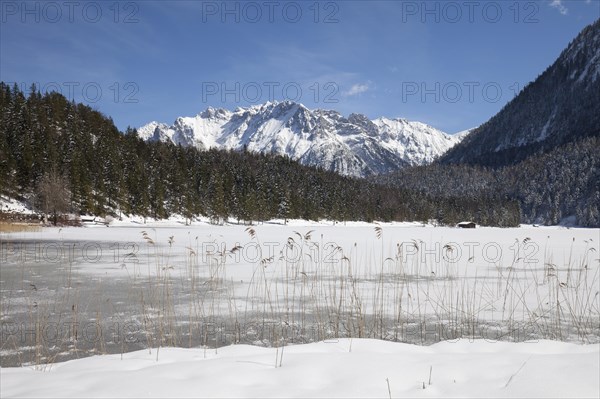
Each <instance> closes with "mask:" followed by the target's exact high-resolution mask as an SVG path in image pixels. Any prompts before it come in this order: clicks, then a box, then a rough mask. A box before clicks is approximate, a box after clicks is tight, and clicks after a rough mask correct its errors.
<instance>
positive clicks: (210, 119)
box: [138, 101, 464, 177]
mask: <svg viewBox="0 0 600 399" xmlns="http://www.w3.org/2000/svg"><path fill="white" fill-rule="evenodd" d="M138 134H139V136H140V137H141V138H143V139H144V140H148V141H150V140H160V141H172V142H173V143H175V144H179V145H182V146H194V147H196V148H198V149H200V150H207V149H210V148H217V149H232V150H242V149H244V148H246V149H247V150H249V151H255V152H262V153H274V154H279V155H287V156H289V157H290V158H291V159H294V160H298V161H300V162H301V163H302V164H305V165H310V166H319V167H322V168H324V169H328V170H332V171H335V172H338V173H341V174H344V175H349V176H363V177H364V176H369V175H374V174H382V173H388V172H392V171H395V170H398V169H400V168H402V167H405V166H412V165H423V164H426V163H429V162H431V161H433V160H434V159H435V158H437V157H438V156H440V155H441V154H443V153H445V152H446V151H447V150H448V149H449V148H451V147H452V146H454V145H455V144H456V143H458V142H459V141H460V140H461V139H462V138H463V137H464V135H460V136H451V135H448V134H446V133H444V132H442V131H440V130H437V129H435V128H433V127H431V126H429V125H426V124H424V123H421V122H410V121H407V120H406V119H387V118H379V119H375V120H369V119H368V118H367V117H366V116H364V115H360V114H351V115H350V116H348V117H347V118H345V117H343V116H342V115H341V114H339V113H338V112H336V111H329V110H322V109H317V110H309V109H308V108H306V107H305V106H304V105H302V104H298V103H295V102H291V101H283V102H267V103H265V104H262V105H257V106H253V107H249V108H237V109H236V110H234V111H229V110H226V109H215V108H208V109H206V110H205V111H203V112H201V113H199V114H198V115H196V116H194V117H180V118H177V120H175V122H174V123H173V124H172V125H171V126H169V125H166V124H164V123H158V122H151V123H149V124H147V125H145V126H142V127H140V128H139V129H138Z"/></svg>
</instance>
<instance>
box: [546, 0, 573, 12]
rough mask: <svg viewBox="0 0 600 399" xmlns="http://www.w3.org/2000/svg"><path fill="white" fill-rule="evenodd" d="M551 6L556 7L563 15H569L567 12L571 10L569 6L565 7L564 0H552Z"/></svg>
mask: <svg viewBox="0 0 600 399" xmlns="http://www.w3.org/2000/svg"><path fill="white" fill-rule="evenodd" d="M550 7H554V8H556V9H557V10H558V12H559V13H561V14H562V15H567V13H568V12H569V10H568V9H567V7H565V5H564V4H563V3H562V0H552V2H551V3H550Z"/></svg>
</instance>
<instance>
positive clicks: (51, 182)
mask: <svg viewBox="0 0 600 399" xmlns="http://www.w3.org/2000/svg"><path fill="white" fill-rule="evenodd" d="M37 202H38V206H39V207H40V209H41V210H42V211H43V212H44V213H45V214H46V215H51V216H52V223H53V224H54V225H56V224H57V221H58V216H59V215H60V214H64V213H66V212H68V211H69V205H70V202H71V192H70V191H69V180H68V179H67V178H66V177H65V176H63V175H61V174H59V173H57V172H56V171H55V170H52V171H51V172H49V173H46V174H45V175H44V176H43V177H42V179H41V181H40V184H39V186H38V192H37Z"/></svg>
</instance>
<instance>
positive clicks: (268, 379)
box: [1, 339, 600, 398]
mask: <svg viewBox="0 0 600 399" xmlns="http://www.w3.org/2000/svg"><path fill="white" fill-rule="evenodd" d="M156 357H157V355H156V350H152V351H147V350H144V351H137V352H132V353H127V354H125V355H123V357H122V358H121V356H119V355H105V356H95V357H90V358H85V359H80V360H72V361H69V362H65V363H58V364H55V365H53V366H52V368H51V369H50V370H49V371H46V372H43V371H36V370H34V369H33V368H8V369H7V368H3V369H2V370H1V373H2V374H1V376H2V385H1V386H2V388H1V393H2V397H3V398H8V397H61V398H67V397H74V398H82V397H120V398H122V397H135V398H140V397H163V398H166V397H209V398H216V397H229V398H231V397H248V398H260V397H277V398H283V397H300V398H309V397H318V398H326V397H342V398H356V397H363V398H389V397H393V398H397V397H411V398H416V397H424V398H430V397H475V398H484V397H515V398H534V397H552V398H559V397H577V398H583V397H592V398H597V397H598V396H599V395H600V388H599V386H600V384H599V381H598V378H599V377H598V375H599V372H600V367H599V366H600V365H599V362H600V353H599V348H598V345H575V344H568V343H564V342H554V341H540V342H537V343H520V344H517V343H501V342H496V343H489V342H485V341H483V340H480V341H474V342H469V341H468V340H460V341H456V342H442V343H438V344H435V345H432V346H416V345H410V344H402V343H394V342H386V341H379V340H370V339H354V340H350V339H340V340H329V341H325V342H318V343H312V344H304V345H294V346H287V347H285V348H283V350H282V349H280V350H279V351H278V350H277V349H274V348H259V347H255V346H248V345H233V346H227V347H223V348H219V349H218V351H215V350H210V351H203V350H201V349H182V348H163V349H161V350H160V353H159V355H158V360H157V359H156ZM276 364H277V367H276V366H275V365H276ZM280 364H281V366H280ZM388 383H389V385H388Z"/></svg>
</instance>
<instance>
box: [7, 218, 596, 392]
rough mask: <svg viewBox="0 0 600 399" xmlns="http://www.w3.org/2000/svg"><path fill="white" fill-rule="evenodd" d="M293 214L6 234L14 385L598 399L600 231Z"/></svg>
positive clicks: (29, 388)
mask: <svg viewBox="0 0 600 399" xmlns="http://www.w3.org/2000/svg"><path fill="white" fill-rule="evenodd" d="M282 223H283V222H282V221H271V222H268V223H264V224H259V225H255V226H251V227H249V226H243V225H236V224H228V225H225V226H214V225H211V224H209V223H208V222H207V221H205V220H196V221H193V222H192V224H191V225H186V223H185V220H184V219H183V218H172V219H171V220H169V221H149V220H146V224H144V221H143V220H137V219H134V218H132V219H124V220H122V221H116V220H114V221H111V223H110V226H109V227H105V226H104V225H93V224H91V225H89V226H88V227H83V228H44V229H41V230H38V231H33V232H18V233H11V234H5V233H0V260H2V263H1V264H0V271H1V274H0V297H1V299H2V302H1V306H0V322H1V323H2V329H1V332H2V334H1V336H0V361H1V362H2V363H1V364H2V366H4V367H3V368H2V369H1V371H0V372H1V377H2V384H1V386H2V388H1V389H2V391H1V393H2V395H1V396H2V397H12V396H45V397H48V396H77V397H78V396H208V397H214V396H247V397H248V396H249V397H256V396H260V397H262V396H277V397H279V396H296V397H306V396H312V397H324V396H341V397H348V396H351V397H356V396H362V397H373V396H378V397H389V392H388V385H387V381H386V379H388V380H389V387H390V388H389V391H390V392H391V396H392V397H402V396H403V397H406V396H410V397H415V396H425V397H431V396H474V397H475V396H476V397H481V396H487V397H490V396H492V397H498V396H512V397H522V396H527V397H533V396H546V397H557V396H561V397H562V396H577V397H580V396H591V397H598V390H599V388H598V387H599V386H600V378H599V377H598V375H599V374H600V367H599V362H600V353H599V351H600V346H599V345H598V342H600V298H599V290H600V282H599V273H600V267H599V262H598V242H599V241H600V233H599V230H598V229H580V228H565V227H535V226H522V227H521V228H514V229H501V228H481V227H478V228H476V229H459V228H450V227H434V226H431V225H422V224H420V223H389V224H384V223H382V224H369V223H338V224H334V223H332V222H330V221H322V222H306V221H289V222H288V224H287V225H283V224H282ZM350 338H352V340H350ZM368 338H377V339H378V340H370V339H368ZM459 338H462V339H461V340H459ZM548 339H551V340H552V341H548ZM386 341H396V342H386ZM558 341H564V342H558ZM400 342H404V344H401V343H400ZM232 343H235V344H237V345H233V346H230V344H232ZM408 343H412V344H415V343H416V344H419V346H417V345H409V344H408ZM243 344H252V345H254V346H247V345H243ZM159 347H160V350H159V351H157V348H159ZM173 347H178V348H173ZM184 348H186V349H184ZM140 349H143V350H142V351H139V350H140ZM282 351H283V352H282ZM121 352H123V353H124V355H123V359H122V360H121V355H120V353H121ZM282 353H283V358H281V354H282ZM96 354H103V355H102V356H94V357H90V356H92V355H96ZM110 354H113V355H110ZM277 356H279V362H280V363H281V366H282V367H277V368H276V367H275V364H276V360H275V359H276V357H277ZM78 357H83V359H79V360H72V359H76V358H78ZM157 358H158V360H157ZM282 359H283V360H282ZM66 360H69V361H68V362H65V361H66ZM46 364H49V365H46ZM19 365H23V366H25V367H22V368H14V367H13V366H19ZM278 365H279V363H278ZM6 366H10V367H6ZM40 369H42V370H45V371H46V372H42V371H40ZM430 369H431V370H432V378H431V380H432V381H431V385H429V371H430ZM49 370H50V372H47V371H49ZM423 382H424V383H425V388H423Z"/></svg>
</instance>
